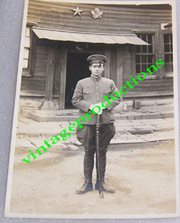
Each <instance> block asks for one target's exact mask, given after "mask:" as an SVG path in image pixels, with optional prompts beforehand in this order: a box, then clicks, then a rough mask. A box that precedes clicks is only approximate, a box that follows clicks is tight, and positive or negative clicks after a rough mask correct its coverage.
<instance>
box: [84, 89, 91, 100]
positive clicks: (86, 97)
mask: <svg viewBox="0 0 180 223" xmlns="http://www.w3.org/2000/svg"><path fill="white" fill-rule="evenodd" d="M92 95H93V91H92V90H90V89H83V97H84V100H89V99H91V98H92Z"/></svg>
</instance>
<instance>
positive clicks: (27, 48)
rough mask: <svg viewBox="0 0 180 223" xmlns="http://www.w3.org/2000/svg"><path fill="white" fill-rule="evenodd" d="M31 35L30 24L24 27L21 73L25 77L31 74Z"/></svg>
mask: <svg viewBox="0 0 180 223" xmlns="http://www.w3.org/2000/svg"><path fill="white" fill-rule="evenodd" d="M32 40H33V35H32V30H31V26H27V27H26V31H25V40H24V54H23V71H22V75H23V76H26V77H28V76H29V77H31V76H32V66H31V63H32V58H31V57H32V51H33V46H32V45H33V41H32Z"/></svg>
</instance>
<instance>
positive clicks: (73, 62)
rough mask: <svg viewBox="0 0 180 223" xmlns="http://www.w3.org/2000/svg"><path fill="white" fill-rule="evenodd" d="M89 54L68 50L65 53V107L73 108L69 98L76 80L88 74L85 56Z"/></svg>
mask: <svg viewBox="0 0 180 223" xmlns="http://www.w3.org/2000/svg"><path fill="white" fill-rule="evenodd" d="M90 54H91V53H75V52H68V54H67V71H66V92H65V109H72V108H74V107H73V106H72V103H71V99H72V96H73V93H74V89H75V86H76V84H77V82H78V81H79V80H81V79H83V78H86V77H89V76H90V71H89V64H88V62H87V57H88V56H89V55H90Z"/></svg>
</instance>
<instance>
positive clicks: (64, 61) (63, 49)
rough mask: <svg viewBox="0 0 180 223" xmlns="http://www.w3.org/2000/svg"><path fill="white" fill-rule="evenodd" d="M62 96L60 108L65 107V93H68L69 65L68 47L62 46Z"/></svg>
mask: <svg viewBox="0 0 180 223" xmlns="http://www.w3.org/2000/svg"><path fill="white" fill-rule="evenodd" d="M59 57H60V75H61V78H60V97H59V102H58V104H59V109H60V110H62V109H65V93H66V67H67V48H66V47H62V48H61V51H60V55H59Z"/></svg>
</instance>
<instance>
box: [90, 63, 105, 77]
mask: <svg viewBox="0 0 180 223" xmlns="http://www.w3.org/2000/svg"><path fill="white" fill-rule="evenodd" d="M89 70H90V71H91V74H93V75H94V76H96V77H100V76H101V75H102V73H103V71H104V65H103V64H102V63H93V64H91V65H90V66H89Z"/></svg>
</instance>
